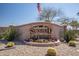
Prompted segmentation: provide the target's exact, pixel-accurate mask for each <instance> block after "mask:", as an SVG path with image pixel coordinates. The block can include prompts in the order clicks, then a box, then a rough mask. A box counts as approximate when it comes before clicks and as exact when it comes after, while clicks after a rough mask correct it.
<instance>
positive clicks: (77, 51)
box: [0, 43, 79, 56]
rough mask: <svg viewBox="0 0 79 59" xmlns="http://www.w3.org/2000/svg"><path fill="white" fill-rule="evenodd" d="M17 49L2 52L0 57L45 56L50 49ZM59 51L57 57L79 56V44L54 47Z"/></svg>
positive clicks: (33, 47)
mask: <svg viewBox="0 0 79 59" xmlns="http://www.w3.org/2000/svg"><path fill="white" fill-rule="evenodd" d="M15 47H16V48H15V49H9V50H2V51H0V56H45V55H46V53H47V49H48V47H37V46H29V45H16V46H15ZM52 47H54V48H56V50H57V56H79V44H78V43H77V46H76V47H69V46H68V45H67V44H66V43H61V44H60V45H58V46H52Z"/></svg>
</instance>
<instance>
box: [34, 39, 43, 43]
mask: <svg viewBox="0 0 79 59" xmlns="http://www.w3.org/2000/svg"><path fill="white" fill-rule="evenodd" d="M35 42H38V43H43V40H41V39H37V40H36V41H35Z"/></svg>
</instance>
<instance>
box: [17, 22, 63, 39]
mask: <svg viewBox="0 0 79 59" xmlns="http://www.w3.org/2000/svg"><path fill="white" fill-rule="evenodd" d="M38 25H43V26H48V27H49V28H51V29H52V34H51V36H52V37H53V36H56V37H57V38H59V33H60V30H63V27H62V26H59V25H56V24H51V23H46V22H36V23H30V24H25V25H21V26H18V31H19V33H20V39H22V40H23V39H28V38H30V28H32V27H33V26H38Z"/></svg>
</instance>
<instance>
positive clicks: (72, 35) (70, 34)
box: [64, 30, 75, 43]
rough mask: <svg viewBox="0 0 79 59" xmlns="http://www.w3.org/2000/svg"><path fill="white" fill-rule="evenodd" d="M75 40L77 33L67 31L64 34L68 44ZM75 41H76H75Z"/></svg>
mask: <svg viewBox="0 0 79 59" xmlns="http://www.w3.org/2000/svg"><path fill="white" fill-rule="evenodd" d="M74 38H75V32H74V31H73V30H67V31H65V32H64V39H65V41H66V42H67V43H68V42H69V41H70V40H73V39H74ZM74 40H75V39H74Z"/></svg>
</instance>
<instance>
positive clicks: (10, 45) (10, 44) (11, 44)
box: [7, 42, 15, 47]
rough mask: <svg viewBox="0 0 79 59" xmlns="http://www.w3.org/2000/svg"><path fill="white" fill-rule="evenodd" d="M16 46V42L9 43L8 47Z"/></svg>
mask: <svg viewBox="0 0 79 59" xmlns="http://www.w3.org/2000/svg"><path fill="white" fill-rule="evenodd" d="M14 45H15V43H14V42H8V43H7V47H13V46H14Z"/></svg>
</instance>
